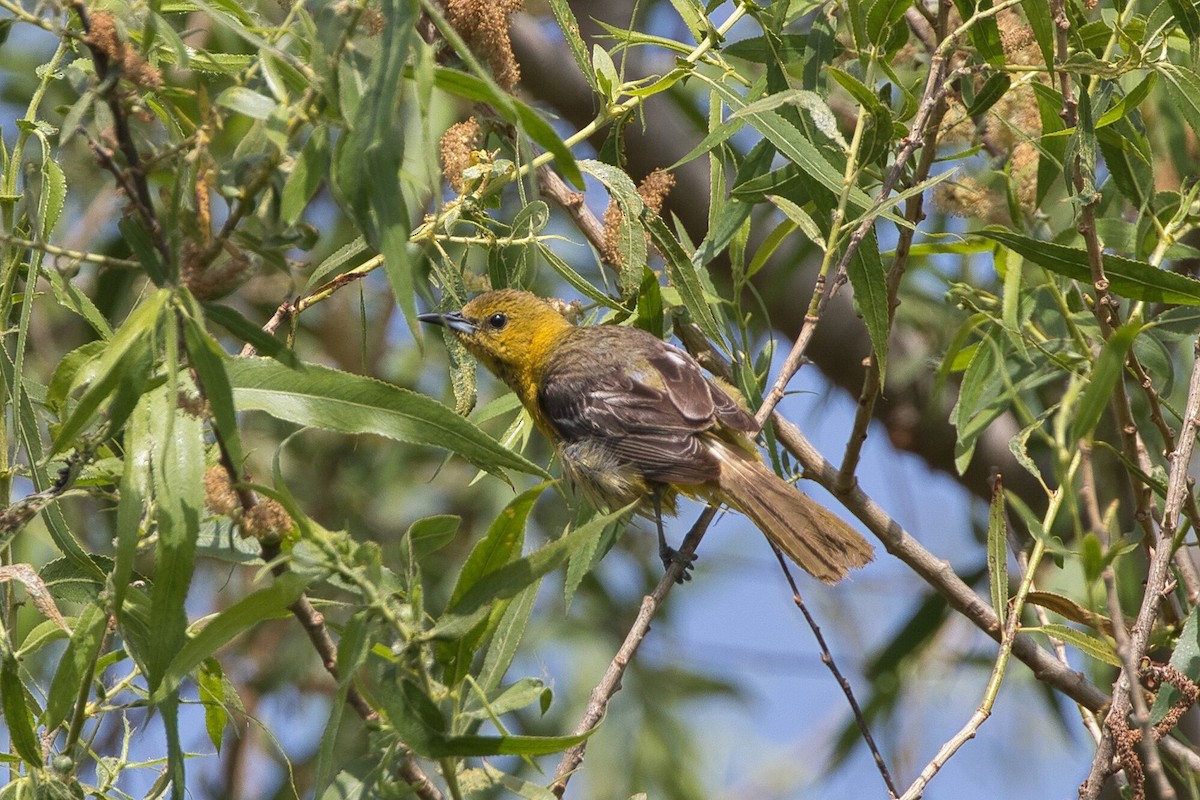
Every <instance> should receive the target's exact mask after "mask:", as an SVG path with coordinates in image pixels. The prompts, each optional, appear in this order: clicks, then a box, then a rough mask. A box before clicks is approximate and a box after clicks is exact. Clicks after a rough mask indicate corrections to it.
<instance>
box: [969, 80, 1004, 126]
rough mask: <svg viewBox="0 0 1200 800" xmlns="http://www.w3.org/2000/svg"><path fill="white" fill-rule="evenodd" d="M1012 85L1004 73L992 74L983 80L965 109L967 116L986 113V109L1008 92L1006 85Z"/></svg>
mask: <svg viewBox="0 0 1200 800" xmlns="http://www.w3.org/2000/svg"><path fill="white" fill-rule="evenodd" d="M1010 86H1012V79H1011V78H1009V77H1008V76H1007V75H1005V74H1004V73H997V74H995V75H992V76H991V77H990V78H988V79H987V80H986V81H984V82H983V86H981V87H980V88H979V91H978V92H976V94H975V100H974V101H973V102H972V103H971V106H970V108H968V109H967V116H969V117H978V116H981V115H983V114H986V113H987V112H988V110H989V109H990V108H991V107H992V106H994V105H996V103H997V101H999V100H1000V98H1001V97H1004V95H1005V94H1007V93H1008V87H1010Z"/></svg>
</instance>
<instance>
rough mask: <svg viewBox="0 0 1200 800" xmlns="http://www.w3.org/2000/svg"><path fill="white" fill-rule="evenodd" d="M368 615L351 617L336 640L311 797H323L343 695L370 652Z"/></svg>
mask: <svg viewBox="0 0 1200 800" xmlns="http://www.w3.org/2000/svg"><path fill="white" fill-rule="evenodd" d="M369 615H370V612H368V611H360V612H358V613H357V614H354V615H353V616H351V617H350V619H349V621H348V622H347V623H346V625H345V626H344V627H343V629H342V638H341V640H340V641H339V642H338V649H337V663H338V688H337V695H336V697H335V698H334V700H335V702H333V703H331V704H330V709H329V721H328V722H327V723H326V724H325V730H324V731H323V732H322V734H321V745H320V747H319V749H318V750H317V759H316V761H317V768H316V779H315V781H314V784H315V786H316V791H315V792H314V796H315V797H324V796H327V795H325V794H324V789H325V787H326V786H327V785H328V784H330V783H331V781H332V779H333V770H334V769H335V768H336V762H335V758H334V756H335V750H334V745H335V744H336V743H337V736H338V731H339V730H340V729H341V723H342V718H343V717H344V716H345V705H346V697H347V695H348V694H349V693H350V687H351V686H353V685H354V676H355V675H356V674H357V673H358V670H359V668H360V667H361V666H362V665H363V662H365V661H366V660H367V656H368V655H369V654H370V652H371V636H370V624H369V622H368V619H369ZM337 798H338V800H342V798H343V795H337ZM330 800H333V798H330Z"/></svg>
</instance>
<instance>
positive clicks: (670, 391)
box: [538, 329, 746, 484]
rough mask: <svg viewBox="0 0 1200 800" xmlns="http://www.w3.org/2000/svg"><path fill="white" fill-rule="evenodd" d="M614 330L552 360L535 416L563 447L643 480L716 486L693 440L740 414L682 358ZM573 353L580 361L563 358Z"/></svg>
mask: <svg viewBox="0 0 1200 800" xmlns="http://www.w3.org/2000/svg"><path fill="white" fill-rule="evenodd" d="M593 330H595V329H593ZM616 330H619V331H622V333H621V335H620V336H614V337H612V339H611V340H610V339H608V338H605V339H601V340H596V341H588V340H586V339H580V340H577V341H575V342H572V343H570V344H569V345H567V346H566V348H564V350H563V352H562V353H561V354H560V355H559V356H558V357H556V358H555V360H554V361H553V362H552V363H551V364H550V365H549V366H548V368H547V370H546V373H545V375H544V376H543V380H542V387H541V391H540V392H539V395H538V397H539V402H540V404H541V407H542V411H543V413H544V414H545V415H546V417H547V418H548V419H549V420H550V422H551V423H552V424H553V425H554V426H555V428H556V429H557V430H558V432H559V434H560V435H561V436H562V438H563V440H564V441H565V442H567V443H568V444H572V443H580V442H589V443H593V444H595V445H597V446H601V447H603V449H604V450H605V451H606V452H607V453H608V454H610V455H611V456H612V457H613V458H614V459H616V461H617V462H618V463H620V464H623V465H629V466H632V467H633V468H635V469H636V470H637V471H638V472H639V474H640V475H641V476H642V477H643V478H645V479H646V480H650V481H658V482H663V483H675V484H700V483H706V482H710V481H714V480H716V478H717V475H718V472H719V469H720V466H719V464H718V463H717V461H716V459H715V458H713V457H712V455H711V454H710V453H709V452H708V450H707V448H706V447H705V446H704V443H703V441H702V439H701V438H700V436H701V434H703V433H704V432H706V431H709V430H712V429H713V428H714V427H716V426H717V425H718V424H723V423H724V417H726V416H728V415H730V413H731V411H732V412H736V414H740V415H741V416H742V417H745V416H746V415H745V413H744V412H742V411H741V410H740V409H738V408H737V405H736V404H735V403H734V402H733V400H732V399H730V398H729V396H728V395H726V394H725V393H724V392H723V391H721V390H720V389H719V388H718V387H717V386H715V385H713V384H712V383H711V382H710V381H709V380H708V379H707V378H706V377H705V376H704V373H703V372H702V371H701V369H700V365H699V364H697V363H696V361H695V360H694V359H693V358H692V357H691V356H689V355H688V354H687V353H685V352H683V351H682V350H679V349H678V348H676V347H672V346H671V345H669V344H667V343H665V342H662V341H660V340H658V339H656V338H654V337H653V336H651V335H650V334H643V333H642V332H640V331H632V330H630V329H616ZM629 334H634V335H633V336H630V335H629ZM576 348H579V349H584V348H586V349H587V357H586V358H580V357H571V351H572V350H575V349H576Z"/></svg>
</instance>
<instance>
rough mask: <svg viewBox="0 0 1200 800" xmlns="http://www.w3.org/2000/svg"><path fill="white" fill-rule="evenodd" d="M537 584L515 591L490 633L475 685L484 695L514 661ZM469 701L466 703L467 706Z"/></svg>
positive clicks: (531, 612)
mask: <svg viewBox="0 0 1200 800" xmlns="http://www.w3.org/2000/svg"><path fill="white" fill-rule="evenodd" d="M538 587H539V585H538V584H532V585H530V586H527V587H526V588H525V589H523V590H521V591H520V592H518V593H517V594H516V595H515V596H514V597H513V599H512V602H511V603H509V604H508V607H507V608H506V609H505V610H504V615H503V616H502V617H501V618H500V622H499V624H497V625H496V629H495V631H493V633H492V639H491V642H489V644H488V649H487V652H486V653H485V654H484V656H483V666H482V667H480V669H479V676H478V678H477V682H478V683H479V686H480V688H482V689H483V691H484V692H486V693H491V692H494V691H495V690H496V689H497V688H498V687H499V686H500V682H501V681H502V680H504V675H505V673H506V672H508V668H509V666H511V664H512V662H513V659H514V658H516V655H517V648H518V646H520V644H521V639H522V637H524V635H525V627H526V626H527V625H528V624H529V617H530V616H531V615H532V614H533V603H534V601H535V600H536V599H537V594H538ZM469 703H470V701H468V707H469Z"/></svg>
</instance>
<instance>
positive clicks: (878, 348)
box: [846, 225, 891, 383]
mask: <svg viewBox="0 0 1200 800" xmlns="http://www.w3.org/2000/svg"><path fill="white" fill-rule="evenodd" d="M846 273H847V274H848V275H849V277H850V286H851V287H852V288H853V289H854V299H855V301H856V302H857V304H858V308H859V310H860V311H861V312H862V317H863V322H864V323H866V326H867V334H868V335H869V336H870V337H871V346H872V348H873V349H874V350H875V358H876V361H877V362H878V365H879V380H880V382H881V383H882V382H883V380H884V378H885V377H886V376H887V357H888V338H889V336H890V334H891V331H890V325H889V323H888V319H889V309H888V305H889V301H888V292H887V275H886V273H885V271H884V268H883V261H881V260H880V258H879V242H878V241H877V240H876V238H875V226H874V225H872V226H871V228H870V229H869V230H868V231H867V235H866V236H864V237H863V240H862V242H861V243H860V244H859V247H858V250H857V251H856V252H855V253H854V257H853V258H851V259H850V263H849V265H848V266H847V269H846Z"/></svg>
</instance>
